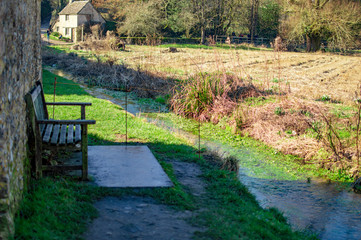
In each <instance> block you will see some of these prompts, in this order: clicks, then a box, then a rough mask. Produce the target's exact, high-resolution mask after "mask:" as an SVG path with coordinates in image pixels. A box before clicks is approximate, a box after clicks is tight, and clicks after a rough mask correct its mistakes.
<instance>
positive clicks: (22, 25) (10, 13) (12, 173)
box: [0, 0, 41, 239]
mask: <svg viewBox="0 0 361 240" xmlns="http://www.w3.org/2000/svg"><path fill="white" fill-rule="evenodd" d="M40 2H41V1H40V0H1V1H0V19H1V21H0V239H6V238H7V236H8V234H9V232H10V233H11V232H13V231H14V224H13V218H14V214H15V211H16V210H17V206H18V203H19V201H20V200H21V198H22V192H23V190H24V188H25V187H26V184H25V183H26V176H27V174H26V172H27V171H28V170H27V167H26V166H28V164H27V147H26V146H27V135H26V110H25V101H24V96H25V94H26V93H27V92H28V91H29V90H30V89H31V88H32V87H33V86H34V84H35V82H36V81H37V80H40V79H41V55H40Z"/></svg>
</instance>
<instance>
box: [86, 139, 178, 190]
mask: <svg viewBox="0 0 361 240" xmlns="http://www.w3.org/2000/svg"><path fill="white" fill-rule="evenodd" d="M88 157H89V166H88V169H89V175H90V176H91V177H93V178H94V179H95V183H96V184H97V185H98V186H102V187H120V188H127V187H172V186H173V183H172V182H171V181H170V179H169V178H168V176H167V174H165V172H164V170H163V169H162V167H161V166H160V164H159V163H158V161H157V159H155V157H154V155H153V154H152V152H151V151H150V150H149V148H148V147H147V146H89V147H88Z"/></svg>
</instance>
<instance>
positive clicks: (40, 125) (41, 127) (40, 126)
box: [39, 124, 46, 136]
mask: <svg viewBox="0 0 361 240" xmlns="http://www.w3.org/2000/svg"><path fill="white" fill-rule="evenodd" d="M45 126H46V124H39V128H40V135H41V136H43V135H44V131H45Z"/></svg>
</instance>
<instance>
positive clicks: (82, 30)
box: [81, 24, 84, 42]
mask: <svg viewBox="0 0 361 240" xmlns="http://www.w3.org/2000/svg"><path fill="white" fill-rule="evenodd" d="M81 41H82V42H84V24H83V25H81Z"/></svg>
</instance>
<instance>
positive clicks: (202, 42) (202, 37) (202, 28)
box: [201, 26, 205, 44]
mask: <svg viewBox="0 0 361 240" xmlns="http://www.w3.org/2000/svg"><path fill="white" fill-rule="evenodd" d="M204 34H205V30H204V27H203V26H202V27H201V44H204Z"/></svg>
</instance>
